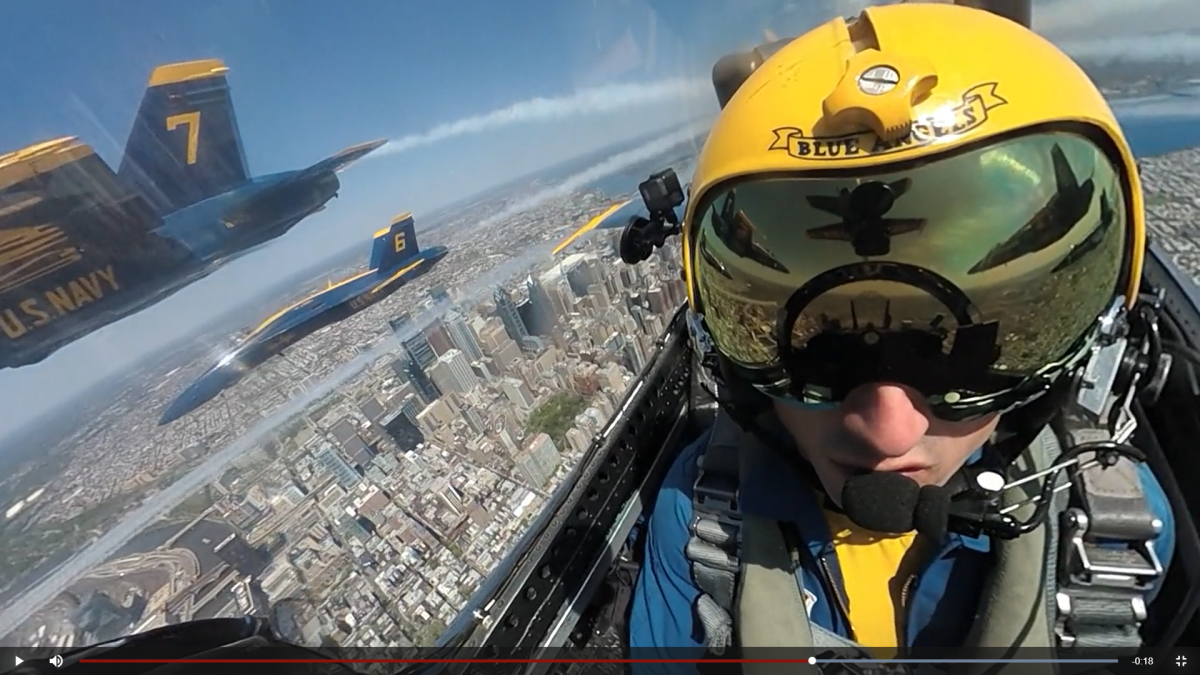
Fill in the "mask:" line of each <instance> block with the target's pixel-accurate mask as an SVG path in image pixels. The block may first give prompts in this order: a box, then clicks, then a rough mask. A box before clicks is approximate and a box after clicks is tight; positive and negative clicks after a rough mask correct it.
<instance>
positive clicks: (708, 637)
mask: <svg viewBox="0 0 1200 675" xmlns="http://www.w3.org/2000/svg"><path fill="white" fill-rule="evenodd" d="M1073 435H1074V434H1073ZM1088 435H1089V436H1092V437H1091V438H1087V439H1081V438H1074V439H1073V440H1074V441H1075V442H1080V441H1082V440H1095V437H1094V435H1093V434H1091V433H1089V434H1088ZM1104 435H1105V436H1107V433H1105V434H1104ZM1061 448H1062V446H1061V444H1060V441H1059V438H1058V437H1057V435H1056V434H1055V433H1054V432H1053V431H1051V430H1050V428H1048V427H1047V428H1046V429H1044V430H1043V431H1042V433H1041V434H1040V435H1039V436H1038V437H1037V438H1036V440H1035V441H1034V442H1033V443H1032V444H1031V446H1030V447H1029V448H1028V449H1027V450H1026V451H1025V452H1024V453H1023V454H1022V455H1021V456H1020V458H1019V459H1018V460H1017V462H1015V463H1014V465H1013V467H1012V468H1011V469H1010V471H1009V475H1008V480H1009V481H1010V482H1011V483H1015V482H1017V480H1018V479H1020V478H1022V477H1036V476H1038V475H1040V474H1041V473H1042V472H1044V470H1045V469H1047V468H1049V467H1051V466H1053V465H1054V464H1055V460H1056V459H1057V458H1058V456H1059V455H1060V454H1061ZM767 452H769V450H768V449H767V448H765V447H764V446H763V445H762V444H761V443H760V442H759V441H758V439H757V438H756V437H755V436H754V434H751V433H747V432H745V431H743V430H742V429H741V428H740V427H738V426H737V424H735V423H734V422H733V420H732V419H730V418H729V417H728V416H727V415H726V414H725V413H723V412H722V413H718V416H717V420H716V424H715V426H714V427H713V430H712V433H711V435H710V436H709V440H708V442H707V445H706V447H705V448H704V449H703V450H702V452H701V453H700V455H699V457H698V459H697V462H698V465H699V466H698V468H699V472H698V475H697V478H696V481H695V483H694V486H693V491H692V500H693V503H692V506H693V516H692V523H691V537H690V539H689V541H688V544H687V547H686V556H687V558H688V560H689V562H690V565H691V569H692V574H693V578H694V579H695V582H696V584H697V586H698V587H699V588H700V590H701V591H702V592H701V595H700V598H699V600H698V604H697V606H696V611H697V615H698V618H699V621H700V623H701V625H702V627H703V629H704V633H705V642H706V646H707V647H708V649H709V650H710V651H712V652H714V653H716V654H721V653H723V651H724V650H725V649H726V648H728V647H730V646H731V645H733V644H735V643H736V644H737V645H739V646H740V647H743V648H746V647H754V648H764V647H788V648H793V649H794V648H815V649H816V650H817V651H818V653H820V652H822V650H830V653H831V654H833V653H836V654H837V655H838V657H839V658H861V659H870V658H872V657H871V656H870V655H869V654H868V653H867V652H866V651H865V650H864V649H863V648H862V646H861V645H858V644H855V643H854V642H852V641H850V640H847V639H845V638H843V637H841V636H839V635H837V634H834V633H832V632H830V631H827V630H825V629H823V628H822V627H820V626H818V625H815V624H812V623H810V622H809V620H808V613H807V611H806V606H805V601H804V597H805V590H804V589H803V588H802V587H801V584H802V581H801V577H800V575H798V574H796V563H795V562H794V557H793V556H792V554H791V552H790V550H789V548H788V545H787V543H786V541H785V538H784V536H783V532H782V530H781V528H780V526H779V524H778V523H777V522H775V521H771V520H766V519H762V518H758V517H754V516H749V515H746V516H744V515H743V514H741V513H740V511H739V508H738V486H739V485H740V483H739V478H740V476H741V474H742V473H743V472H744V471H745V470H747V468H748V467H749V466H752V464H751V463H752V462H756V461H759V459H760V458H761V457H763V455H764V453H767ZM1081 459H1083V460H1086V459H1087V457H1086V455H1085V457H1083V458H1081ZM1073 483H1074V484H1073V486H1072V487H1073V489H1072V490H1070V491H1069V492H1068V491H1063V490H1059V491H1057V492H1055V493H1054V495H1055V496H1054V498H1053V499H1054V501H1053V504H1052V507H1051V511H1050V513H1051V517H1049V518H1046V520H1045V522H1044V523H1043V524H1042V525H1040V526H1039V527H1038V528H1037V529H1035V530H1033V531H1032V532H1030V533H1028V534H1025V535H1023V536H1021V537H1018V538H1016V539H1012V540H1001V539H999V538H993V543H992V547H993V552H994V555H995V564H994V567H993V569H992V571H991V573H990V575H989V577H988V578H987V580H986V582H985V587H984V591H983V594H982V596H981V600H980V606H979V610H978V613H977V615H976V619H975V622H974V624H973V627H972V631H971V634H970V637H969V639H968V643H967V644H966V645H964V646H965V647H989V648H1004V649H1005V650H1006V651H1005V653H1006V654H1008V655H1009V656H1008V657H1007V658H1018V656H1017V654H1018V650H1021V651H1022V652H1024V653H1026V654H1029V653H1031V652H1036V653H1041V654H1043V655H1045V656H1043V657H1042V658H1047V657H1048V656H1049V655H1050V653H1051V651H1052V650H1069V649H1071V648H1073V647H1110V648H1123V649H1127V650H1129V651H1130V652H1133V651H1136V649H1137V648H1138V647H1139V646H1140V645H1141V638H1140V636H1139V633H1138V628H1139V626H1140V623H1141V622H1142V621H1143V620H1144V619H1145V618H1146V605H1147V603H1146V598H1145V595H1144V594H1145V593H1146V592H1147V591H1148V589H1149V588H1150V587H1151V586H1152V584H1154V583H1155V582H1156V581H1158V580H1159V579H1160V578H1161V577H1162V576H1163V573H1164V571H1163V566H1162V564H1161V563H1160V561H1159V560H1158V558H1157V556H1156V554H1155V551H1154V548H1153V546H1152V542H1153V540H1154V539H1155V538H1157V536H1158V535H1159V533H1160V532H1161V530H1162V527H1163V523H1162V521H1161V520H1160V519H1159V518H1158V517H1156V516H1155V514H1154V513H1153V512H1152V511H1151V508H1150V506H1149V504H1148V503H1147V500H1146V499H1145V497H1144V495H1143V490H1142V484H1141V481H1140V478H1139V476H1138V474H1137V470H1136V464H1135V463H1134V462H1133V461H1131V460H1129V459H1125V458H1122V459H1121V460H1119V462H1118V463H1117V465H1115V466H1112V467H1110V468H1107V469H1105V470H1088V471H1081V472H1078V473H1077V474H1076V476H1075V477H1074V478H1073ZM1041 484H1042V481H1041V480H1028V481H1026V482H1024V483H1023V484H1021V485H1019V486H1016V487H1011V488H1009V489H1008V490H1007V491H1006V492H1005V494H1004V504H1005V508H1006V510H1007V511H1010V512H1013V513H1015V514H1016V515H1017V517H1019V518H1028V517H1029V515H1030V514H1031V513H1032V512H1033V509H1034V508H1035V504H1034V503H1031V502H1036V500H1037V496H1036V495H1037V493H1038V492H1040V489H1041ZM1056 516H1057V517H1056ZM1099 540H1103V541H1104V542H1105V544H1106V545H1105V546H1101V545H1100V544H1099V543H1098V542H1099ZM1114 543H1117V544H1118V545H1116V546H1114V545H1113V544H1114ZM1121 544H1123V545H1121ZM792 653H793V654H794V653H795V652H794V651H793V652H792ZM993 653H995V652H993ZM1059 653H1060V654H1061V653H1062V652H1061V651H1059ZM856 655H857V656H856ZM1017 667H1019V668H1021V669H1022V670H1021V672H1022V673H1035V672H1036V673H1039V674H1040V675H1051V674H1053V673H1054V672H1055V670H1054V666H1053V665H1050V664H1044V665H1039V664H1028V663H1022V664H1020V665H1019V666H1017ZM743 668H744V672H745V673H747V675H763V674H765V673H766V672H767V671H772V672H773V671H774V670H778V669H780V668H786V669H787V672H799V671H798V670H797V666H796V665H795V664H787V665H786V666H780V665H776V664H745V665H744V666H743ZM802 668H803V669H804V670H806V671H807V672H808V673H815V671H814V670H812V668H813V666H803V667H802ZM957 668H960V669H961V670H954V671H951V672H952V673H955V675H970V674H972V673H982V672H984V670H985V669H986V670H987V671H988V672H989V673H994V672H997V671H996V666H995V664H979V665H975V664H967V665H961V666H957ZM918 670H919V669H918ZM781 672H782V671H781Z"/></svg>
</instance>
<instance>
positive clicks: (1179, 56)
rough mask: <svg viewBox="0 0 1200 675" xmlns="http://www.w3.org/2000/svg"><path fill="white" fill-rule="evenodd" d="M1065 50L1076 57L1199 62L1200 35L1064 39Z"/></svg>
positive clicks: (1126, 60) (1061, 45)
mask: <svg viewBox="0 0 1200 675" xmlns="http://www.w3.org/2000/svg"><path fill="white" fill-rule="evenodd" d="M1059 46H1060V47H1061V48H1062V50H1063V51H1065V52H1066V53H1068V54H1070V55H1071V56H1072V57H1074V58H1077V59H1084V60H1092V61H1123V62H1132V63H1147V62H1150V63H1152V62H1155V61H1181V62H1184V63H1196V62H1200V35H1194V34H1190V33H1168V34H1165V35H1128V36H1123V35H1114V36H1112V37H1106V38H1100V39H1083V40H1064V41H1063V42H1061V43H1060V44H1059Z"/></svg>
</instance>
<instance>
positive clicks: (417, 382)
mask: <svg viewBox="0 0 1200 675" xmlns="http://www.w3.org/2000/svg"><path fill="white" fill-rule="evenodd" d="M405 370H406V371H407V372H408V381H409V382H410V383H411V384H412V386H413V389H416V390H417V395H418V396H420V397H421V399H422V401H424V403H425V405H429V404H430V403H433V402H434V401H436V400H438V399H439V398H441V396H442V392H440V391H438V388H437V387H435V386H434V385H433V382H432V381H430V379H429V376H428V375H426V374H425V370H424V369H422V368H421V366H420V364H418V363H417V362H416V361H415V360H413V359H409V361H408V366H407V368H406V369H405Z"/></svg>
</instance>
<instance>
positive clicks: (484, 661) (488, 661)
mask: <svg viewBox="0 0 1200 675" xmlns="http://www.w3.org/2000/svg"><path fill="white" fill-rule="evenodd" d="M78 662H79V663H478V664H481V665H482V664H513V663H811V660H809V659H79V661H78Z"/></svg>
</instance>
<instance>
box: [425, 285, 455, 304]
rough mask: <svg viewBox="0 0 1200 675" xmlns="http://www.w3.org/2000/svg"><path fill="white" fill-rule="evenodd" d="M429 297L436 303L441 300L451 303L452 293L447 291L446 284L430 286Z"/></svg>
mask: <svg viewBox="0 0 1200 675" xmlns="http://www.w3.org/2000/svg"><path fill="white" fill-rule="evenodd" d="M429 299H430V300H433V302H434V304H437V303H439V302H445V303H449V302H450V294H449V293H447V292H446V288H445V287H444V286H430V287H429Z"/></svg>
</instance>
